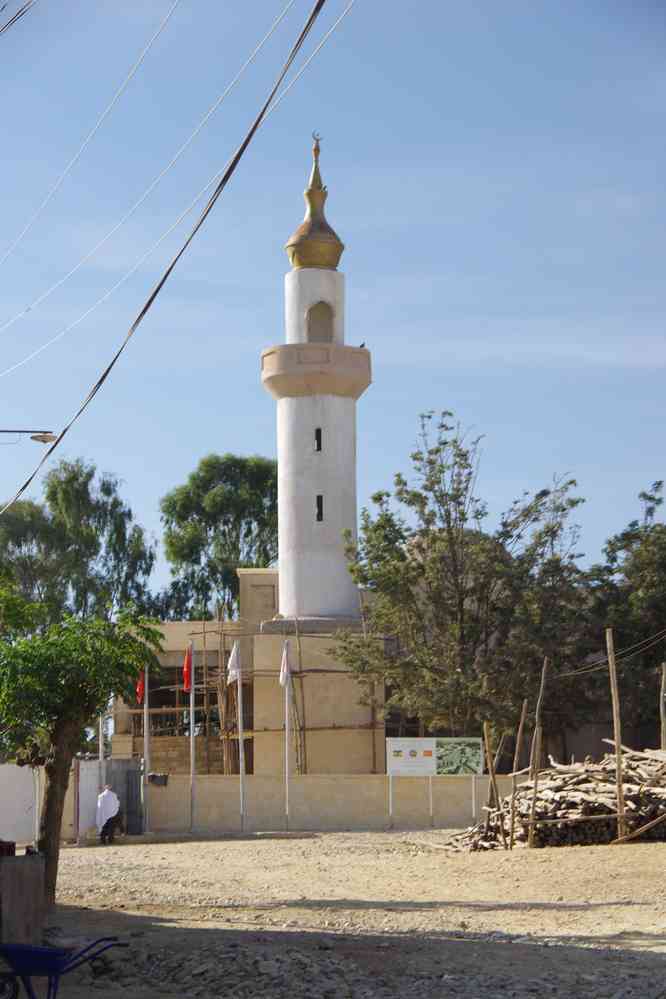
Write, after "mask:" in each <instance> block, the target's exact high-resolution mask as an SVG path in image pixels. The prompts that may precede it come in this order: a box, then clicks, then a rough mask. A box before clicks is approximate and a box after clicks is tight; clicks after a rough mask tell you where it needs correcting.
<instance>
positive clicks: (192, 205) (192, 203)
mask: <svg viewBox="0 0 666 999" xmlns="http://www.w3.org/2000/svg"><path fill="white" fill-rule="evenodd" d="M292 2H293V0H292ZM355 2H356V0H350V3H348V5H347V7H346V8H345V9H344V10H343V12H342V14H341V15H340V16H339V17H338V19H337V20H336V21H335V22H334V23H333V25H332V26H331V27H330V28H329V30H328V31H327V32H326V34H325V35H324V36H323V37H322V39H321V41H320V42H319V44H318V45H317V47H316V48H315V49H314V51H313V52H312V53H311V54H310V55H309V57H308V58H307V59H306V61H305V62H304V63H303V65H302V66H301V68H300V69H299V71H298V73H296V75H295V76H294V77H293V79H292V80H291V81H290V82H289V83H288V84H287V86H286V87H285V89H284V90H283V91H282V93H281V94H279V96H278V97H277V98H276V99H275V100H274V101H273V103H272V104H271V106H270V108H269V109H268V111H267V112H266V114H265V116H264V119H263V121H262V123H261V124H262V125H263V124H264V123H265V122H266V119H267V118H268V117H269V115H271V114H272V113H273V112H274V111H275V110H277V108H278V107H279V105H280V104H281V103H282V101H283V100H284V98H285V97H286V96H287V94H288V93H289V91H290V90H291V88H292V87H293V86H294V84H295V83H297V82H298V80H300V78H301V76H302V75H303V73H304V72H305V70H306V69H307V68H308V66H309V65H310V63H311V62H312V60H313V59H314V58H315V56H316V55H317V54H318V52H320V50H321V49H322V48H323V46H324V45H325V44H326V42H327V41H328V39H329V38H330V37H331V35H332V34H333V32H334V31H335V30H336V28H337V27H338V25H339V24H340V23H341V21H342V20H343V19H344V18H345V17H346V16H347V14H348V13H349V12H350V10H351V9H352V7H353V6H354V4H355ZM290 5H291V4H290ZM285 13H286V9H285V11H283V14H282V15H280V20H281V19H282V17H283V16H284V14H285ZM276 26H277V24H275V25H274V27H276ZM273 30H274V28H271V32H270V33H272V31H273ZM268 37H269V36H268V35H267V36H266V38H265V39H264V41H265V40H266V39H267V38H268ZM261 44H263V42H262V43H261ZM255 51H257V50H255ZM230 162H231V160H228V161H227V163H226V164H225V166H224V167H223V168H222V170H219V171H218V172H217V173H216V174H215V175H214V176H213V177H211V179H210V180H209V181H208V183H207V184H206V185H205V186H204V187H202V188H201V190H200V191H199V193H198V194H196V195H195V196H194V198H193V199H192V200H191V201H190V203H189V204H188V205H187V207H186V208H185V209H184V210H183V211H182V212H181V213H180V215H179V216H178V218H177V219H176V220H175V222H173V223H172V224H171V225H170V226H169V228H168V229H166V230H165V232H163V233H162V235H161V236H160V237H159V239H157V240H156V242H155V243H153V244H152V246H150V247H149V249H148V250H146V252H145V253H144V254H143V255H142V256H141V257H139V259H138V260H137V261H136V262H135V263H134V264H133V266H132V267H131V268H130V270H128V271H127V272H126V273H125V274H124V275H123V276H122V277H121V278H120V279H119V280H118V281H117V282H116V283H115V284H114V285H112V286H111V288H109V289H108V290H107V291H106V292H105V293H104V294H103V295H102V296H101V297H100V298H98V299H97V300H96V301H95V302H94V303H93V304H92V305H91V306H89V308H88V309H86V310H85V312H83V313H82V314H81V315H80V316H79V317H78V318H77V319H75V320H73V322H71V323H69V324H68V325H67V326H65V327H63V329H62V330H60V331H59V332H58V333H56V335H55V336H53V337H51V339H50V340H47V341H46V342H45V343H43V344H42V345H41V346H39V347H37V348H35V350H33V351H32V352H31V353H30V354H27V355H26V356H25V357H24V358H22V359H21V360H20V361H16V363H15V364H11V365H10V366H9V367H8V368H5V369H4V370H3V371H0V378H5V377H6V376H7V375H10V374H12V373H13V372H14V371H16V370H17V369H18V368H22V367H23V366H24V365H25V364H28V363H29V362H30V361H32V360H34V359H35V358H36V357H38V356H39V355H40V354H42V353H43V352H44V351H45V350H47V349H48V348H49V347H52V346H53V344H55V343H57V342H58V341H59V340H62V338H63V337H64V336H66V335H67V333H70V332H71V331H72V330H73V329H75V328H76V327H77V326H80V324H81V323H82V322H83V321H84V320H85V319H87V318H88V316H90V315H91V314H92V313H93V312H94V311H95V310H96V309H97V308H99V306H100V305H103V304H104V302H106V301H108V299H109V298H110V297H111V296H112V295H113V294H114V293H115V292H116V291H117V290H118V289H119V288H120V287H122V285H124V284H125V283H126V282H127V281H129V279H130V278H131V277H132V276H133V275H134V274H136V272H137V271H138V270H139V268H140V267H141V265H142V264H143V263H145V261H146V260H147V259H148V257H150V256H152V254H153V253H154V252H155V250H156V249H157V248H158V247H159V246H160V245H161V244H162V243H163V242H164V240H165V239H167V237H168V236H170V235H171V233H172V232H174V230H175V229H177V228H178V226H179V225H180V223H181V222H182V221H183V219H185V218H186V217H187V216H188V215H189V214H190V212H192V211H193V210H194V208H195V207H196V205H197V204H198V203H199V201H201V199H202V198H203V197H204V195H206V194H207V192H208V191H209V190H210V189H211V188H212V187H213V186H214V185H215V184H216V183H217V181H218V180H219V179H220V177H221V176H222V174H223V173H224V171H225V170H226V169H227V167H228V166H229V163H230ZM127 217H129V216H125V218H127ZM120 225H122V222H120V223H119V224H118V226H117V227H116V228H119V227H120ZM115 231H116V230H115V229H114V230H112V232H111V233H109V234H108V236H105V237H104V240H103V241H102V242H105V241H106V239H108V238H109V236H111V235H112V234H113V232H115ZM99 246H101V243H98V247H99ZM92 252H94V251H91V253H92ZM85 259H88V258H85ZM83 262H84V261H81V263H83ZM79 266H80V264H77V267H76V269H78V267H79ZM70 273H73V272H70ZM64 280H66V278H65V279H63V281H64ZM60 283H62V282H60ZM57 287H59V285H58V286H57ZM52 290H55V289H52ZM49 294H50V291H49ZM42 301H43V299H42ZM28 308H31V306H29V307H28ZM25 311H27V310H25ZM23 314H24V313H21V315H23ZM16 318H19V316H16V317H15V319H16ZM12 322H14V320H10V322H9V323H7V324H5V326H2V327H0V332H1V331H2V330H4V329H6V328H7V326H8V325H11V323H12Z"/></svg>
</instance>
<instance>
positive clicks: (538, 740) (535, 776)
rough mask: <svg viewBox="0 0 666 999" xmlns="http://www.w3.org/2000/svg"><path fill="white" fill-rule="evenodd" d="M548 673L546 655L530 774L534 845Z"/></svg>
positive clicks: (531, 843)
mask: <svg viewBox="0 0 666 999" xmlns="http://www.w3.org/2000/svg"><path fill="white" fill-rule="evenodd" d="M547 675H548V656H545V657H544V660H543V667H542V669H541V683H540V685H539V696H538V697H537V703H536V709H535V712H534V737H533V739H532V757H531V761H530V776H531V778H532V781H533V783H534V790H533V792H532V808H531V809H530V822H531V824H530V829H529V833H528V837H527V845H528V846H530V847H533V846H534V816H535V815H536V803H537V793H538V790H539V769H540V767H541V744H542V740H543V728H542V725H541V713H542V710H543V699H544V695H545V692H546V677H547Z"/></svg>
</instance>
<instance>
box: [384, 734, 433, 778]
mask: <svg viewBox="0 0 666 999" xmlns="http://www.w3.org/2000/svg"><path fill="white" fill-rule="evenodd" d="M436 741H437V740H436V739H387V740H386V773H387V774H393V775H394V776H400V777H428V776H432V775H433V774H436V773H437V758H436V755H435V753H436V747H435V743H436Z"/></svg>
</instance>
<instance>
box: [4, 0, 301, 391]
mask: <svg viewBox="0 0 666 999" xmlns="http://www.w3.org/2000/svg"><path fill="white" fill-rule="evenodd" d="M178 2H180V0H178ZM294 3H295V0H289V3H288V4H287V6H286V7H285V8H284V10H283V11H282V13H281V14H279V15H278V17H277V18H276V19H275V20H274V21H273V24H272V25H271V27H270V29H269V30H268V33H267V34H266V35H264V37H263V38H262V39H261V41H260V42H259V44H258V45H257V46H256V47H255V49H254V51H253V52H252V53H251V54H250V56H249V57H248V58H247V59H246V60H245V62H244V63H243V65H242V66H241V68H240V70H239V71H238V73H237V74H236V76H235V77H234V78H233V80H232V81H231V83H230V84H229V85H228V86H227V87H226V89H225V90H224V91H223V92H222V93H221V94H220V96H219V97H218V98H217V100H216V101H215V102H214V104H212V105H211V107H210V108H209V109H208V111H207V112H206V114H205V115H204V117H203V118H202V119H201V121H200V122H199V124H198V125H197V127H196V128H195V129H194V131H193V132H192V133H191V134H190V136H189V138H187V139H186V140H185V142H184V143H183V144H182V146H180V148H179V149H178V150H177V151H176V152H175V153H174V155H173V156H172V158H171V160H170V161H169V162H168V163H167V165H166V166H165V167H164V168H163V169H162V170H161V171H160V172H159V173H158V175H157V176H156V177H155V178H154V180H153V181H152V182H151V183H150V184H149V185H148V187H147V188H146V190H145V191H144V192H143V194H142V195H141V197H140V198H138V200H137V201H135V202H134V204H133V205H132V206H131V207H130V208H129V209H128V210H127V211H126V212H125V214H124V215H123V216H122V218H121V219H120V221H119V222H117V223H116V224H115V225H114V226H113V228H112V229H110V230H109V231H108V232H107V234H106V235H105V236H103V237H102V239H100V240H99V242H97V243H95V245H94V246H93V247H92V249H91V250H88V252H87V253H86V254H85V255H84V256H83V257H81V259H80V260H79V262H78V263H76V264H75V265H74V266H73V267H72V268H71V269H70V270H69V271H67V273H66V274H65V275H63V277H61V278H59V279H58V280H57V281H56V282H55V283H54V284H52V285H51V286H50V287H49V288H47V289H46V291H43V292H42V293H41V294H40V295H38V296H37V298H34V299H33V300H32V302H30V303H29V304H28V305H26V306H25V308H23V309H21V311H20V312H17V313H16V315H15V316H12V317H11V319H7V320H6V321H5V322H4V323H3V324H2V325H0V333H4V331H5V330H7V329H9V327H10V326H13V325H14V323H15V322H18V320H19V319H22V318H23V317H24V316H27V315H28V313H29V312H32V311H33V310H34V309H36V308H37V307H38V306H39V305H41V304H42V303H43V302H45V301H46V299H47V298H50V296H51V295H52V294H53V292H54V291H57V290H58V289H59V288H62V286H63V285H64V284H65V282H66V281H69V279H70V278H71V277H73V276H74V275H75V274H76V273H77V271H79V270H80V269H81V268H82V267H83V265H84V264H87V263H88V261H89V260H91V259H92V257H94V256H95V254H96V253H97V251H98V250H101V248H102V247H103V246H104V245H105V243H107V242H108V241H109V240H110V239H111V237H112V236H115V234H116V233H117V232H118V230H119V229H120V228H121V227H122V226H123V225H125V223H126V222H127V221H128V220H129V219H130V218H131V217H132V216H133V215H134V213H135V212H136V210H137V209H138V208H140V207H141V205H142V204H143V203H144V201H146V199H147V198H148V197H149V196H150V195H151V194H152V192H153V191H154V190H155V188H156V187H157V185H158V184H159V183H160V182H161V181H162V180H163V179H164V177H166V175H167V174H168V173H169V171H170V170H171V169H172V168H173V167H174V166H175V165H176V163H177V162H178V160H179V159H180V157H181V156H182V155H183V153H184V152H185V151H186V149H188V148H189V146H190V145H191V144H192V143H193V142H194V140H195V139H196V137H197V135H198V134H199V132H200V131H201V130H202V129H203V127H204V126H205V125H206V123H207V122H208V121H209V119H210V118H212V116H213V115H214V114H215V112H216V111H217V110H218V108H219V107H220V105H221V104H222V103H223V101H224V100H225V99H226V98H227V97H228V95H229V94H230V93H231V91H232V90H233V89H234V88H235V86H236V84H237V83H238V81H239V80H240V78H241V76H242V75H243V73H244V72H245V70H246V69H247V68H248V66H249V65H250V64H251V63H252V62H253V61H254V59H255V58H256V57H257V55H258V54H259V52H260V51H261V49H262V48H263V46H264V45H265V44H266V42H267V41H268V39H269V38H270V37H271V35H272V34H273V32H274V31H275V30H276V28H277V27H278V25H279V24H280V22H281V21H282V20H283V19H284V17H285V16H286V15H287V13H288V11H289V10H290V8H291V7H293V5H294ZM217 176H219V174H217ZM210 186H212V182H211V183H210V184H208V185H207V188H208V187H210ZM207 188H206V189H207ZM201 196H202V195H199V196H198V197H201ZM36 217H37V216H35V217H34V218H36ZM34 218H33V221H34ZM26 231H27V229H26V230H24V232H26ZM19 239H20V237H19ZM161 241H162V240H161V239H160V240H158V242H157V243H155V244H154V246H153V249H155V248H156V247H157V246H159V243H160V242H161ZM12 249H13V246H12V247H10V249H9V251H8V252H7V254H6V255H5V256H4V257H3V258H2V259H0V266H1V265H2V264H3V263H4V261H5V260H6V259H7V256H8V255H9V253H11V251H12ZM150 252H151V253H152V250H151V251H150ZM131 273H134V272H133V271H132V272H131ZM105 300H106V298H105V297H103V298H101V299H100V300H99V301H100V303H101V302H103V301H105ZM86 315H89V313H86ZM84 318H85V317H84ZM33 356H34V355H30V358H28V360H30V359H31V358H32V357H33ZM23 363H25V362H20V364H23ZM8 370H9V371H13V370H14V368H13V367H12V368H10V369H8ZM7 373H8V371H7V372H2V374H7Z"/></svg>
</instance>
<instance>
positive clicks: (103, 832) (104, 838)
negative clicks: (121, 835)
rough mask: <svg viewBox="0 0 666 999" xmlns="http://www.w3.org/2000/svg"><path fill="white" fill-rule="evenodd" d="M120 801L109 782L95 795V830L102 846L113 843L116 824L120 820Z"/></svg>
mask: <svg viewBox="0 0 666 999" xmlns="http://www.w3.org/2000/svg"><path fill="white" fill-rule="evenodd" d="M119 813H120V801H119V800H118V795H117V794H115V792H114V791H112V790H111V785H110V784H105V785H104V790H103V791H102V793H101V794H100V795H98V797H97V831H98V833H99V838H100V840H101V842H102V846H106V845H107V843H113V837H114V834H115V831H116V826H117V825H118V824H119V822H120V814H119Z"/></svg>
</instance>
